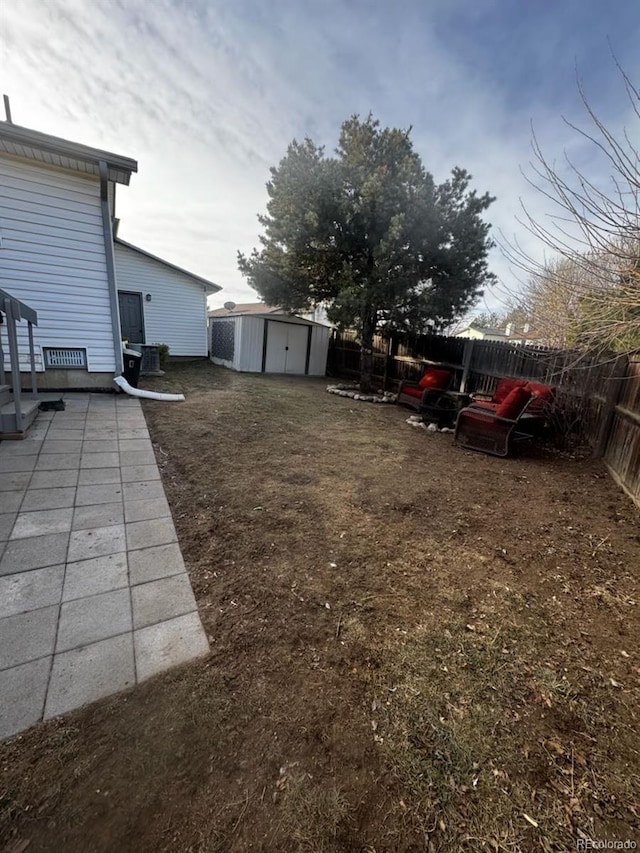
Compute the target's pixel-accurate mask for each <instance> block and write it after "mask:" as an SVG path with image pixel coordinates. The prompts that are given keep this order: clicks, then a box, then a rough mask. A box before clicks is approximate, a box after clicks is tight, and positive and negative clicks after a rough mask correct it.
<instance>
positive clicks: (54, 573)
mask: <svg viewBox="0 0 640 853" xmlns="http://www.w3.org/2000/svg"><path fill="white" fill-rule="evenodd" d="M63 578H64V565H60V566H48V567H47V568H46V569H33V570H32V571H30V572H18V574H17V575H4V576H3V577H0V618H4V617H5V616H14V615H15V614H16V613H27V612H28V611H29V610H38V609H39V608H41V607H49V606H50V605H52V604H59V603H60V599H61V597H62V580H63Z"/></svg>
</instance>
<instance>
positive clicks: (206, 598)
mask: <svg viewBox="0 0 640 853" xmlns="http://www.w3.org/2000/svg"><path fill="white" fill-rule="evenodd" d="M155 386H156V387H158V388H162V389H163V390H167V391H172V390H184V391H185V393H186V394H187V401H186V402H185V403H184V404H181V405H179V406H166V405H162V404H154V403H149V404H145V412H146V415H147V419H148V422H149V424H150V428H151V433H152V439H153V441H154V445H155V448H156V456H157V458H158V462H159V464H160V467H161V471H162V477H163V482H164V484H165V488H166V490H167V494H168V497H169V501H170V504H171V508H172V512H173V515H174V519H175V522H176V527H177V530H178V535H179V538H180V543H181V547H182V549H183V553H184V555H185V560H186V563H187V566H188V569H189V572H190V576H191V579H192V582H193V584H194V588H195V592H196V597H197V599H198V605H199V608H200V613H201V615H202V619H203V622H204V625H205V629H206V631H207V634H208V636H209V638H210V642H211V650H212V651H211V655H210V657H209V658H208V659H207V660H205V661H202V662H198V663H195V664H193V665H192V666H189V667H186V668H183V669H179V670H176V671H175V672H172V673H168V674H166V675H163V676H161V677H159V678H157V679H154V680H152V681H151V682H149V683H147V684H146V685H143V686H141V687H139V688H137V689H136V690H135V691H132V692H130V693H128V694H125V695H124V696H119V697H114V698H112V699H110V700H107V701H105V702H102V703H97V704H96V705H94V706H92V707H90V708H87V709H85V710H82V711H80V712H78V713H76V714H73V715H69V716H67V717H65V718H64V719H62V720H58V721H51V722H49V723H47V724H44V725H42V726H40V727H37V728H35V729H33V730H31V731H30V732H27V733H26V734H25V735H24V736H22V737H21V738H17V739H14V740H13V741H11V742H8V743H5V744H3V745H2V746H0V768H1V773H2V780H1V783H0V846H2V843H4V844H5V845H7V846H9V849H11V845H13V846H15V845H16V844H21V843H25V842H28V853H35V852H36V851H45V850H46V851H49V850H54V851H57V850H64V851H65V853H86V850H88V849H91V850H92V853H93V851H96V853H100V851H104V853H110V851H112V850H115V849H117V850H119V851H129V850H130V851H136V853H144V851H154V853H155V851H169V850H171V851H176V850H179V851H196V853H205V851H206V853H211V851H220V853H222V851H245V850H256V851H284V853H286V851H300V852H301V853H302V851H304V853H316V851H317V852H318V853H320V851H322V853H324V852H325V851H326V853H329V851H332V853H333V851H367V853H382V852H383V851H399V853H409V851H425V850H426V851H429V853H436V851H465V853H466V851H480V850H485V851H509V853H533V851H541V850H542V851H553V853H561V851H566V850H571V849H576V840H577V839H579V838H581V837H588V838H593V839H621V840H624V839H633V840H639V841H640V817H639V815H640V806H639V799H640V783H639V781H638V780H639V779H640V755H639V751H638V743H637V731H638V707H639V705H638V699H639V698H640V690H639V685H638V675H639V674H640V668H639V667H640V660H639V659H638V648H639V647H640V643H639V639H640V630H639V629H640V620H639V618H638V605H637V603H636V602H637V601H638V596H639V583H638V573H639V567H640V539H639V537H638V532H637V531H638V526H637V525H638V516H637V512H636V510H635V509H634V508H633V506H632V505H631V504H630V503H628V502H627V500H626V498H625V497H624V495H622V494H621V493H620V492H619V491H618V490H617V488H616V487H615V485H614V484H613V483H611V481H610V480H609V479H608V477H607V476H606V474H605V473H604V471H603V469H602V468H601V467H600V465H599V464H598V463H592V462H589V461H588V460H582V461H581V460H579V459H574V458H571V457H570V456H568V455H551V454H548V453H546V452H539V453H534V454H532V455H530V456H527V457H524V458H522V459H513V460H511V459H509V460H501V459H494V458H491V457H486V456H482V455H474V454H471V453H465V452H463V451H461V450H459V449H457V448H455V447H453V446H452V443H451V437H450V436H446V435H433V434H430V433H429V434H425V433H424V432H423V431H418V430H412V429H410V428H409V427H407V426H406V424H405V418H406V413H405V412H404V411H402V410H398V409H395V408H394V407H381V406H380V407H378V406H372V405H367V404H357V403H354V402H353V401H350V400H344V399H341V398H336V397H335V396H331V395H327V394H326V393H325V392H324V384H323V383H321V382H317V381H313V380H311V381H306V380H302V379H295V378H287V377H265V376H242V375H236V374H233V373H232V372H230V371H225V370H223V369H216V368H213V367H212V366H210V365H207V364H200V365H193V366H179V367H176V368H172V369H171V370H170V371H169V372H168V373H167V375H166V376H165V377H164V378H163V379H162V380H157V381H155ZM18 849H19V848H18Z"/></svg>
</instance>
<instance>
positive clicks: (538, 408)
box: [453, 378, 556, 456]
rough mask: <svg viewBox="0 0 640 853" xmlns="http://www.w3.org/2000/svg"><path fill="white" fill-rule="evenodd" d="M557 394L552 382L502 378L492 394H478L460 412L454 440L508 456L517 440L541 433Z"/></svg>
mask: <svg viewBox="0 0 640 853" xmlns="http://www.w3.org/2000/svg"><path fill="white" fill-rule="evenodd" d="M555 394H556V389H555V387H554V386H552V385H545V384H543V383H540V382H528V381H527V380H525V379H512V378H505V379H501V380H500V382H499V383H498V385H497V387H496V390H495V392H494V393H493V395H492V396H491V397H488V395H477V396H476V397H473V402H472V403H471V405H470V406H467V407H466V408H464V409H462V410H461V411H460V412H459V414H458V417H457V420H456V428H455V434H454V437H453V438H454V442H455V443H456V444H458V445H460V446H461V447H465V448H468V449H469V450H480V451H482V452H484V453H490V454H492V455H494V456H508V455H509V453H510V452H511V451H512V450H513V449H514V447H515V445H516V444H517V443H519V442H524V441H530V440H532V439H533V438H535V436H536V435H537V434H538V433H539V431H540V429H541V428H542V426H543V425H544V423H545V420H546V418H547V417H548V415H549V414H550V411H551V408H552V406H553V402H554V400H555ZM487 397H488V399H487ZM483 398H484V399H483Z"/></svg>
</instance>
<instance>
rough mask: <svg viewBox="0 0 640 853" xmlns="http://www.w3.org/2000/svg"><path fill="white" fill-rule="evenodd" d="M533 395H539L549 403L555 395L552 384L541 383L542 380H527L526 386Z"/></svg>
mask: <svg viewBox="0 0 640 853" xmlns="http://www.w3.org/2000/svg"><path fill="white" fill-rule="evenodd" d="M525 387H527V388H528V389H529V391H531V393H532V394H533V396H534V397H540V398H541V399H542V400H544V401H545V402H547V403H551V402H552V400H553V398H554V397H555V395H556V389H555V387H554V386H553V385H543V384H542V382H527V384H526V386H525Z"/></svg>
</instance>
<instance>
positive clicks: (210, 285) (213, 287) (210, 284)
mask: <svg viewBox="0 0 640 853" xmlns="http://www.w3.org/2000/svg"><path fill="white" fill-rule="evenodd" d="M114 243H116V244H117V245H120V246H125V247H126V248H127V249H131V251H132V252H138V254H140V255H144V256H145V257H147V258H151V260H153V261H156V262H157V263H159V264H162V265H163V266H165V267H169V269H172V270H175V271H176V272H179V273H182V274H183V275H186V276H189V278H192V279H193V280H194V281H197V282H198V283H199V284H203V285H204V286H205V288H206V289H207V290H208V291H209V292H210V293H217V292H218V291H219V290H222V285H220V284H216V283H215V282H214V281H209V279H207V278H202V277H201V276H199V275H194V273H192V272H189V270H185V269H183V268H182V267H179V266H176V264H172V263H170V262H169V261H165V260H163V259H162V258H159V257H158V256H157V255H152V254H151V252H146V251H145V250H144V249H141V248H140V247H139V246H134V245H133V243H127V242H126V241H125V240H121V239H120V237H116V238H115V240H114Z"/></svg>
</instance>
